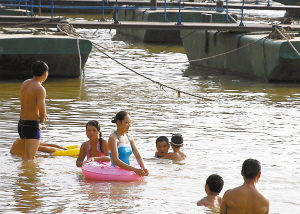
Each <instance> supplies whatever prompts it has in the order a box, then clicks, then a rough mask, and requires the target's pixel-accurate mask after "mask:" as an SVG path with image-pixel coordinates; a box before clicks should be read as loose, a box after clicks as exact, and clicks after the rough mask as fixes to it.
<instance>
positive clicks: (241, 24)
mask: <svg viewBox="0 0 300 214" xmlns="http://www.w3.org/2000/svg"><path fill="white" fill-rule="evenodd" d="M244 4H245V0H243V5H242V16H241V23H240V26H244V24H243V18H244Z"/></svg>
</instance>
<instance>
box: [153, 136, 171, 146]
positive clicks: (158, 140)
mask: <svg viewBox="0 0 300 214" xmlns="http://www.w3.org/2000/svg"><path fill="white" fill-rule="evenodd" d="M164 141H166V142H167V144H168V145H169V139H168V138H167V137H165V136H160V137H158V138H157V139H156V145H157V143H158V142H164Z"/></svg>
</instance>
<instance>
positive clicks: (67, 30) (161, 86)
mask: <svg viewBox="0 0 300 214" xmlns="http://www.w3.org/2000/svg"><path fill="white" fill-rule="evenodd" d="M62 25H63V26H62ZM58 27H59V29H60V30H66V33H67V34H68V35H70V34H71V33H72V34H73V32H74V36H76V37H82V38H84V37H83V36H81V35H79V34H78V33H76V32H75V29H74V27H73V26H72V25H70V24H66V23H62V24H61V25H60V26H58ZM68 28H70V29H68ZM70 32H71V33H70ZM91 43H92V44H93V47H94V48H96V49H97V50H98V51H99V52H101V53H102V54H104V55H105V56H106V57H108V58H110V59H111V60H113V61H114V62H116V63H117V64H119V65H121V66H123V67H124V68H126V69H128V70H130V71H132V72H133V73H135V74H137V75H139V76H141V77H143V78H145V79H147V80H149V81H151V82H152V83H155V84H158V85H159V86H160V88H163V87H165V88H168V89H171V90H173V91H175V92H176V93H177V94H178V96H180V94H186V95H189V96H192V97H196V98H199V99H202V100H206V101H214V100H212V99H209V98H205V97H202V96H198V95H195V94H191V93H188V92H185V91H182V90H179V89H176V88H173V87H171V86H168V85H166V84H163V83H160V82H158V81H155V80H153V79H151V78H149V77H147V76H145V75H143V74H140V73H139V72H137V71H135V70H133V69H132V68H129V67H128V66H126V65H124V64H123V63H121V62H119V61H118V60H116V59H115V58H113V57H111V56H110V55H108V54H107V53H105V52H104V51H102V50H101V49H100V48H102V46H101V45H98V44H96V43H94V42H92V41H91ZM99 46H100V48H99Z"/></svg>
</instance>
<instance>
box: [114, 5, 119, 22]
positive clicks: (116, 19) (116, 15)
mask: <svg viewBox="0 0 300 214" xmlns="http://www.w3.org/2000/svg"><path fill="white" fill-rule="evenodd" d="M114 24H119V21H118V0H116V11H115V14H114Z"/></svg>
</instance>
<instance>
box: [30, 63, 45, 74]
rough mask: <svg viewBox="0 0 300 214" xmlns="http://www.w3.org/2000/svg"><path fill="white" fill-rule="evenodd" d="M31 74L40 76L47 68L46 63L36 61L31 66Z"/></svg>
mask: <svg viewBox="0 0 300 214" xmlns="http://www.w3.org/2000/svg"><path fill="white" fill-rule="evenodd" d="M31 70H32V75H33V76H36V77H41V76H43V74H44V73H45V72H46V71H48V70H49V67H48V65H47V64H46V63H45V62H43V61H36V62H35V63H34V64H33V65H32V67H31Z"/></svg>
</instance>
